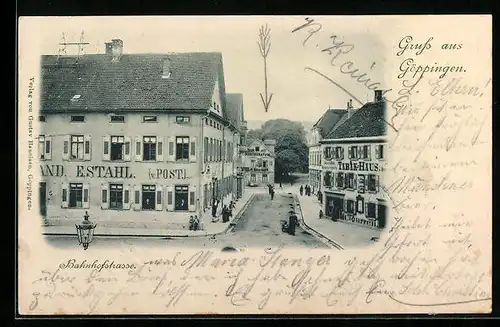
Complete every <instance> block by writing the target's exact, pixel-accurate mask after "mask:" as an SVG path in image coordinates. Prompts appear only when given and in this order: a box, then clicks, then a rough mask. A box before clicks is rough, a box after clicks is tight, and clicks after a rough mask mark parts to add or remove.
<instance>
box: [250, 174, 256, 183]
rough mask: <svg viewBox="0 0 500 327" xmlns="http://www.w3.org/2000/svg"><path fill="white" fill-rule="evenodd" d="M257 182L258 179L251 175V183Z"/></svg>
mask: <svg viewBox="0 0 500 327" xmlns="http://www.w3.org/2000/svg"><path fill="white" fill-rule="evenodd" d="M256 181H257V177H256V176H255V174H251V175H250V182H252V183H255V182H256Z"/></svg>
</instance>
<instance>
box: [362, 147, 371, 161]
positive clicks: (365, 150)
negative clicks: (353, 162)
mask: <svg viewBox="0 0 500 327" xmlns="http://www.w3.org/2000/svg"><path fill="white" fill-rule="evenodd" d="M360 158H361V159H367V160H370V146H369V145H363V146H362V147H361V153H360Z"/></svg>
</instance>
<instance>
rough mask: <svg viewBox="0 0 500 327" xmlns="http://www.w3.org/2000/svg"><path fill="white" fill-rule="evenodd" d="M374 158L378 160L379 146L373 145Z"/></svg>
mask: <svg viewBox="0 0 500 327" xmlns="http://www.w3.org/2000/svg"><path fill="white" fill-rule="evenodd" d="M375 158H376V159H380V145H375Z"/></svg>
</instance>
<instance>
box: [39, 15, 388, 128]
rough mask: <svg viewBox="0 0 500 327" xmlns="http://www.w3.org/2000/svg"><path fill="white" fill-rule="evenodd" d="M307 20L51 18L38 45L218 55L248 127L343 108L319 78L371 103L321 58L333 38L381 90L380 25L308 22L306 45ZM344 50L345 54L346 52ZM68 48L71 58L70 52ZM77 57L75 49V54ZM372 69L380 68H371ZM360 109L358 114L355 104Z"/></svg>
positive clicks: (361, 19) (341, 97) (340, 94)
mask: <svg viewBox="0 0 500 327" xmlns="http://www.w3.org/2000/svg"><path fill="white" fill-rule="evenodd" d="M305 18H306V16H246V17H243V16H218V17H214V16H203V17H201V16H200V17H189V16H176V17H172V16H163V17H147V18H144V17H73V18H67V17H64V18H63V17H52V18H50V19H45V20H44V21H43V24H42V25H43V28H40V29H39V30H38V31H37V33H39V38H37V39H38V42H39V44H38V45H37V46H38V47H39V49H40V52H41V54H57V52H58V49H59V45H58V43H59V42H60V41H61V35H62V33H63V32H64V34H65V38H66V42H78V41H79V39H80V34H81V32H82V31H83V32H84V41H85V42H88V43H89V44H88V45H86V46H85V49H84V50H85V53H104V43H105V42H109V41H110V40H111V39H113V38H119V39H122V40H123V52H124V53H127V54H133V53H168V52H198V51H200V52H212V51H216V52H221V53H222V56H223V64H224V74H225V83H226V92H231V93H242V94H243V100H244V110H245V119H247V120H262V121H265V120H269V119H275V118H286V119H290V120H297V121H316V120H317V119H319V118H320V117H321V115H322V114H323V113H324V112H325V110H326V109H328V108H329V107H330V108H340V109H343V108H345V107H346V103H347V101H348V100H349V99H350V98H351V96H349V95H348V94H347V93H346V92H344V91H342V90H341V89H340V88H338V87H336V86H335V85H334V84H332V83H331V82H329V81H327V80H326V79H325V78H324V77H321V76H320V75H318V74H317V73H314V72H312V71H309V70H305V68H306V67H310V68H314V69H315V70H316V71H318V72H321V73H322V74H324V75H325V76H328V77H329V78H331V79H333V80H335V82H337V83H339V84H340V85H342V86H343V87H344V88H346V89H347V90H348V91H349V92H351V93H352V94H353V95H355V96H356V98H358V99H360V100H362V101H364V102H366V101H371V100H372V99H373V94H372V91H370V90H368V89H367V88H366V87H365V86H363V85H362V84H360V83H357V82H355V81H354V79H353V78H351V77H349V76H348V75H345V74H341V73H340V72H339V66H340V65H338V66H332V65H331V64H330V58H329V56H328V55H327V54H326V53H325V52H322V51H321V50H322V49H324V48H327V47H329V46H331V44H332V42H331V39H330V36H331V35H333V34H335V35H337V36H338V39H339V40H343V41H344V42H345V43H346V44H353V45H354V48H352V50H351V51H350V52H349V53H348V54H345V55H342V56H341V57H339V58H338V60H339V61H338V63H340V64H342V63H343V62H345V61H351V62H352V67H355V68H359V70H360V72H367V73H369V75H367V76H369V77H371V80H372V81H378V82H380V83H381V85H382V88H383V87H384V85H383V84H384V82H383V79H384V71H385V70H384V63H385V62H386V57H385V56H386V55H387V51H388V50H387V44H384V41H383V40H384V37H383V33H382V32H383V30H384V29H383V28H382V27H381V19H380V18H377V17H376V16H317V17H311V18H313V19H314V20H315V22H316V23H319V24H321V29H320V30H319V31H318V32H317V33H316V34H314V35H313V36H312V37H311V38H310V39H309V40H308V41H307V43H306V45H305V46H303V45H302V42H303V41H304V40H305V38H306V37H307V35H308V30H309V29H312V27H311V26H309V27H306V28H303V29H302V30H300V31H297V32H294V33H292V30H293V29H295V28H296V27H298V26H300V25H302V24H304V23H305V22H306V21H305ZM265 24H267V26H268V27H269V29H270V39H271V48H270V51H269V54H268V57H267V75H268V93H269V94H271V93H272V94H273V97H272V100H271V102H270V106H269V110H268V112H266V111H265V109H264V106H263V104H262V101H261V98H260V93H263V94H264V62H263V58H262V57H261V55H260V52H259V48H258V44H257V41H258V33H259V28H260V27H261V26H262V25H265ZM345 49H347V48H345ZM70 50H71V49H70V48H68V54H69V53H70V52H71V51H70ZM73 51H76V47H74V50H73ZM374 63H375V64H374ZM354 105H355V107H357V106H359V105H358V104H357V103H356V102H354Z"/></svg>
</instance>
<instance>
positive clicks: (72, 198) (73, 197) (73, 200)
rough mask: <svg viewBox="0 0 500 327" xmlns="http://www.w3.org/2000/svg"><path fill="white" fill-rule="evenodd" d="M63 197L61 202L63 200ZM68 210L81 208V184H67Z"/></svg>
mask: <svg viewBox="0 0 500 327" xmlns="http://www.w3.org/2000/svg"><path fill="white" fill-rule="evenodd" d="M64 198H65V197H64V195H63V201H64V200H65V199H64ZM68 207H69V208H83V184H82V183H71V184H69V203H68Z"/></svg>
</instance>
